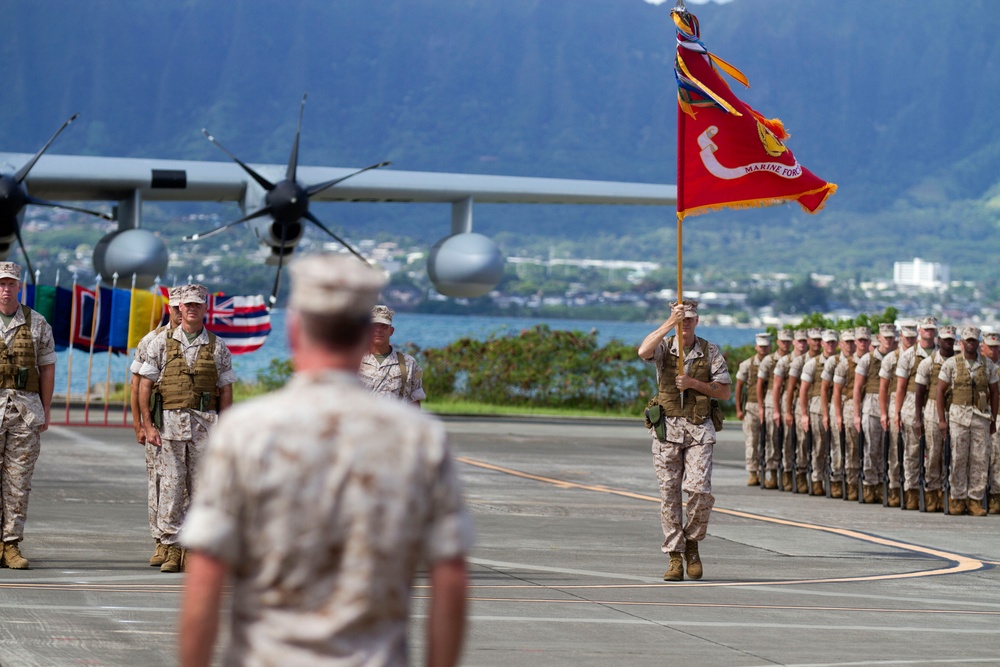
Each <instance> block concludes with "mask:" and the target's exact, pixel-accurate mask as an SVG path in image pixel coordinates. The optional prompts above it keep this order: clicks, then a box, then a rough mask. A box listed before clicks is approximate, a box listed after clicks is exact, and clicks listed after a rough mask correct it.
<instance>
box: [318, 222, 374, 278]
mask: <svg viewBox="0 0 1000 667" xmlns="http://www.w3.org/2000/svg"><path fill="white" fill-rule="evenodd" d="M302 217H304V218H307V219H308V220H310V221H311V222H312V223H313V224H314V225H316V226H317V227H319V228H320V229H322V230H323V231H324V232H326V233H327V234H329V235H330V236H332V237H333V238H334V239H336V240H337V242H338V243H340V245H342V246H344V247H345V248H347V249H348V250H349V251H351V254H352V255H354V256H355V257H357V258H358V259H360V260H361V261H362V262H364V263H365V264H367V265H368V266H371V264H368V260H367V259H365V258H364V257H363V256H362V255H361V253H359V252H358V251H357V250H355V249H354V248H352V247H351V244H349V243H348V242H347V241H345V240H344V239H342V238H340V237H339V236H337V235H336V234H334V233H333V232H331V231H330V230H329V229H327V228H326V226H325V225H324V224H323V223H322V222H320V221H319V220H317V219H316V216H314V215H313V214H312V213H310V212H308V211H307V212H306V214H305V215H304V216H302Z"/></svg>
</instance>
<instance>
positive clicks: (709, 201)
mask: <svg viewBox="0 0 1000 667" xmlns="http://www.w3.org/2000/svg"><path fill="white" fill-rule="evenodd" d="M671 16H672V17H673V19H674V23H675V24H676V26H677V57H676V59H675V61H674V73H675V75H676V77H677V86H678V92H677V102H678V106H679V110H678V114H677V118H678V120H677V133H678V136H677V214H678V216H679V217H680V218H681V219H683V217H684V216H685V215H697V214H699V213H705V212H707V211H712V210H716V209H720V208H750V207H758V206H770V205H772V204H780V203H783V202H786V201H789V200H792V199H794V200H796V201H798V202H799V204H800V205H801V206H802V208H804V209H805V210H807V211H808V212H810V213H815V212H816V211H818V210H819V209H821V208H822V207H823V205H824V204H825V203H826V200H827V198H828V197H829V196H830V195H832V194H833V193H834V192H836V191H837V186H836V185H834V184H833V183H827V182H826V181H824V180H823V179H821V178H819V177H818V176H816V175H815V174H813V173H812V172H811V171H809V170H808V169H806V168H805V167H803V166H802V165H800V164H799V162H798V160H796V159H795V156H794V155H792V151H790V150H789V149H788V147H787V146H786V145H785V143H784V142H785V140H786V139H787V138H788V132H786V131H785V126H784V125H783V124H782V123H781V121H780V120H778V119H776V118H773V119H770V120H769V119H766V118H764V117H763V116H762V115H761V114H760V113H758V112H757V111H755V110H754V109H752V108H751V107H750V106H749V105H747V104H746V103H744V102H742V101H740V99H739V98H738V97H736V95H734V94H733V91H732V90H731V89H730V88H729V85H728V84H727V83H726V82H725V80H723V78H722V77H721V76H720V75H719V73H718V70H719V69H721V70H723V71H724V72H726V73H727V74H729V75H730V76H732V77H733V78H734V79H736V80H737V81H739V82H740V83H742V84H743V85H745V86H748V87H749V83H748V82H747V79H746V77H745V76H743V74H742V73H741V72H740V71H739V70H738V69H736V68H735V67H733V66H732V65H730V64H729V63H727V62H725V61H724V60H722V59H721V58H719V57H717V56H714V55H712V54H711V53H709V52H708V49H706V48H705V46H704V45H703V44H702V43H701V40H700V29H699V26H698V19H697V18H695V16H694V15H693V14H691V13H689V12H687V11H686V10H684V9H677V8H675V9H674V10H673V11H672V12H671Z"/></svg>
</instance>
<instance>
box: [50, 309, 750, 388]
mask: <svg viewBox="0 0 1000 667" xmlns="http://www.w3.org/2000/svg"><path fill="white" fill-rule="evenodd" d="M538 324H547V325H549V327H551V328H552V329H564V330H570V331H574V330H575V331H583V332H590V331H592V330H596V331H597V339H598V342H599V343H600V344H602V345H603V344H606V343H607V342H608V341H610V340H612V339H617V340H620V341H622V342H625V343H633V344H635V345H636V346H638V345H639V343H640V342H641V341H642V339H643V338H645V337H646V336H647V335H648V334H649V333H650V332H651V331H653V329H655V328H656V326H657V325H656V324H651V323H646V322H606V321H600V320H561V319H545V318H533V317H483V316H477V315H421V314H413V313H397V314H396V316H395V318H394V320H393V326H394V327H395V329H396V332H395V334H393V337H392V340H393V342H394V343H396V344H398V345H405V344H407V343H413V344H415V345H417V346H418V347H420V348H434V347H444V346H445V345H448V344H449V343H451V342H453V341H455V340H458V339H459V338H474V339H476V340H485V339H486V338H488V337H489V336H490V335H493V334H496V335H501V336H502V335H516V334H517V333H518V332H519V331H521V330H522V329H530V328H531V327H534V326H536V325H538ZM754 333H755V331H754V330H753V329H738V328H733V327H710V326H700V327H698V335H700V336H702V337H703V338H707V339H708V340H710V341H712V342H713V343H718V344H719V345H723V346H725V345H731V346H736V345H747V344H752V343H753V340H754ZM56 356H57V357H58V361H57V362H56V386H55V393H56V394H57V395H65V393H66V387H67V378H68V375H69V373H68V367H69V366H68V362H69V356H70V352H69V350H65V351H63V352H59V353H57V355H56ZM72 357H73V373H72V378H71V379H72V385H71V394H73V395H74V396H75V395H80V396H82V395H83V394H84V392H85V391H86V388H87V369H88V355H87V353H86V352H82V351H80V350H74V351H73V353H72ZM287 357H288V345H287V338H286V336H285V313H284V311H282V310H275V311H274V312H273V313H272V314H271V334H270V335H269V336H268V337H267V342H266V343H264V345H263V346H262V347H261V348H260V349H259V350H257V351H256V352H252V353H250V354H242V355H238V356H234V357H233V370H235V371H236V374H237V375H238V376H239V377H240V379H243V380H248V381H253V380H255V379H256V378H257V373H258V372H260V371H262V370H264V369H266V368H267V366H268V364H269V363H270V362H271V360H272V359H286V358H287ZM129 363H131V358H126V357H125V356H124V355H121V356H114V355H112V357H111V359H110V377H111V383H112V384H114V383H115V382H119V383H120V382H125V381H127V378H128V377H129V375H128V366H129ZM108 368H109V360H108V355H107V354H106V353H98V354H95V355H94V358H93V362H92V363H91V364H90V386H91V387H94V386H95V385H98V386H99V387H100V388H101V391H103V387H104V385H105V382H106V378H107V376H108ZM92 391H93V390H92ZM102 395H103V394H102Z"/></svg>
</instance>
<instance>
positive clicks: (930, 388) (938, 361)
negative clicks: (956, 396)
mask: <svg viewBox="0 0 1000 667" xmlns="http://www.w3.org/2000/svg"><path fill="white" fill-rule="evenodd" d="M955 363H956V364H957V363H958V362H957V361H956V362H955ZM942 364H944V359H943V358H942V357H941V355H940V354H937V353H935V355H934V361H932V362H931V376H930V378H929V379H928V382H927V400H928V401H936V400H937V386H938V382H940V381H941V380H939V379H938V375H939V374H940V373H941V365H942ZM944 393H945V403H946V404H948V405H951V387H948V388H947V389H945V392H944Z"/></svg>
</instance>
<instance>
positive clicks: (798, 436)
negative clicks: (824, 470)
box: [795, 410, 809, 475]
mask: <svg viewBox="0 0 1000 667" xmlns="http://www.w3.org/2000/svg"><path fill="white" fill-rule="evenodd" d="M808 470H809V434H808V431H806V430H805V429H804V428H802V415H801V413H799V412H798V411H797V410H796V412H795V472H796V473H797V474H801V475H804V474H805V473H806V471H808Z"/></svg>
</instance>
